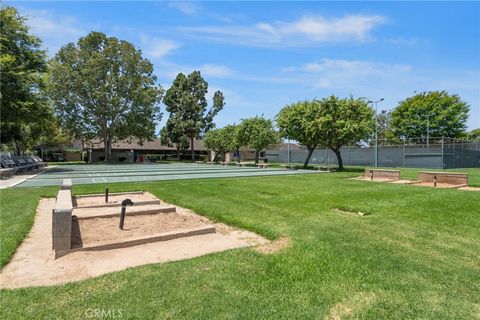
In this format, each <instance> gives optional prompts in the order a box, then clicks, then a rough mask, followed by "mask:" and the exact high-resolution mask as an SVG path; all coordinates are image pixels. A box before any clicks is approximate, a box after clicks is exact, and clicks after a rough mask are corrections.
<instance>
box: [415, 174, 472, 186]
mask: <svg viewBox="0 0 480 320" xmlns="http://www.w3.org/2000/svg"><path fill="white" fill-rule="evenodd" d="M418 180H419V181H420V183H432V184H433V187H436V186H437V184H446V185H451V186H455V187H465V186H467V185H468V173H453V172H430V171H421V172H419V173H418Z"/></svg>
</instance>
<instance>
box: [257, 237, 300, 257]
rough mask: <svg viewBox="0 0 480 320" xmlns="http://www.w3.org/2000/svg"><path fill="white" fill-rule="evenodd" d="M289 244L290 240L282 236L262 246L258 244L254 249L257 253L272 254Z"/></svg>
mask: <svg viewBox="0 0 480 320" xmlns="http://www.w3.org/2000/svg"><path fill="white" fill-rule="evenodd" d="M291 244H292V241H291V240H290V238H288V237H283V238H280V239H277V240H275V241H272V242H270V243H267V244H264V245H262V246H258V247H257V248H256V249H255V250H256V251H257V252H258V253H263V254H272V253H276V252H279V251H281V250H283V249H285V248H287V247H289V246H290V245H291Z"/></svg>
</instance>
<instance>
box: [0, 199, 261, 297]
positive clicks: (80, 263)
mask: <svg viewBox="0 0 480 320" xmlns="http://www.w3.org/2000/svg"><path fill="white" fill-rule="evenodd" d="M166 205H168V204H166ZM54 206H55V199H53V198H52V199H41V200H40V202H39V205H38V207H37V214H36V216H35V221H34V224H33V227H32V229H31V231H30V233H29V235H28V236H27V238H26V239H25V240H24V241H23V243H22V244H21V245H20V246H19V247H18V248H17V251H16V252H15V255H14V256H13V257H12V259H11V261H10V262H9V263H8V264H7V265H6V266H5V267H4V268H3V269H2V270H1V271H0V287H1V288H20V287H31V286H49V285H56V284H63V283H67V282H72V281H79V280H84V279H88V278H91V277H96V276H100V275H103V274H106V273H110V272H114V271H120V270H124V269H127V268H131V267H135V266H140V265H145V264H151V263H162V262H167V261H175V260H182V259H189V258H193V257H198V256H202V255H205V254H210V253H214V252H220V251H225V250H229V249H235V248H243V247H249V246H258V245H265V244H267V243H269V241H268V240H266V239H265V238H262V237H260V236H259V235H257V234H255V233H252V232H248V231H244V230H238V229H234V228H232V227H230V226H227V225H224V224H220V223H216V224H215V223H213V222H211V221H209V220H208V219H206V218H205V217H202V216H198V215H196V214H195V213H194V212H192V211H190V210H188V209H184V208H181V207H176V210H177V213H178V215H179V216H180V217H185V216H187V217H188V216H190V215H194V216H196V218H187V220H188V221H189V223H197V222H199V223H200V222H202V223H203V222H205V223H208V224H212V225H214V226H215V229H216V230H217V232H216V233H209V234H202V235H194V236H189V237H183V238H177V239H173V240H168V241H160V242H152V243H145V244H140V245H135V246H129V247H123V248H115V249H108V250H98V251H74V252H71V253H68V254H66V255H64V256H62V257H60V258H58V259H55V257H54V254H53V251H52V240H51V239H52V209H53V208H54ZM98 210H102V209H98ZM162 214H163V215H165V213H159V214H154V215H159V216H161V215H162ZM172 214H173V213H172ZM166 216H169V215H166ZM131 218H133V216H132V217H128V216H127V217H126V220H125V221H126V222H125V226H126V227H128V226H129V224H130V228H132V229H133V222H134V221H133V220H132V219H131ZM117 219H118V218H117ZM182 219H183V218H182ZM113 221H116V223H118V220H116V219H113ZM175 221H176V222H175V223H173V222H172V223H171V226H172V227H174V226H175V225H176V223H177V222H181V221H180V220H178V219H176V220H175ZM113 229H118V225H116V228H113ZM97 230H98V229H97Z"/></svg>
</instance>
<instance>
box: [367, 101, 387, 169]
mask: <svg viewBox="0 0 480 320" xmlns="http://www.w3.org/2000/svg"><path fill="white" fill-rule="evenodd" d="M383 100H385V99H384V98H380V100H369V101H367V103H373V104H375V151H374V154H375V167H377V166H378V117H377V103H379V102H382V101H383Z"/></svg>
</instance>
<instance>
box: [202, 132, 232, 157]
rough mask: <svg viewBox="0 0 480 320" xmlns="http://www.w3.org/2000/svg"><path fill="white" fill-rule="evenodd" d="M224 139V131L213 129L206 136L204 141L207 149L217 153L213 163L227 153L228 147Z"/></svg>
mask: <svg viewBox="0 0 480 320" xmlns="http://www.w3.org/2000/svg"><path fill="white" fill-rule="evenodd" d="M223 138H224V137H223V132H222V129H212V130H210V131H208V132H207V133H206V134H205V137H204V139H203V142H204V143H205V147H206V148H207V149H208V150H211V151H214V152H215V158H214V159H213V161H216V160H217V158H218V157H219V156H220V155H222V154H224V153H225V152H226V151H227V145H226V143H225V141H224V140H223Z"/></svg>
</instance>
